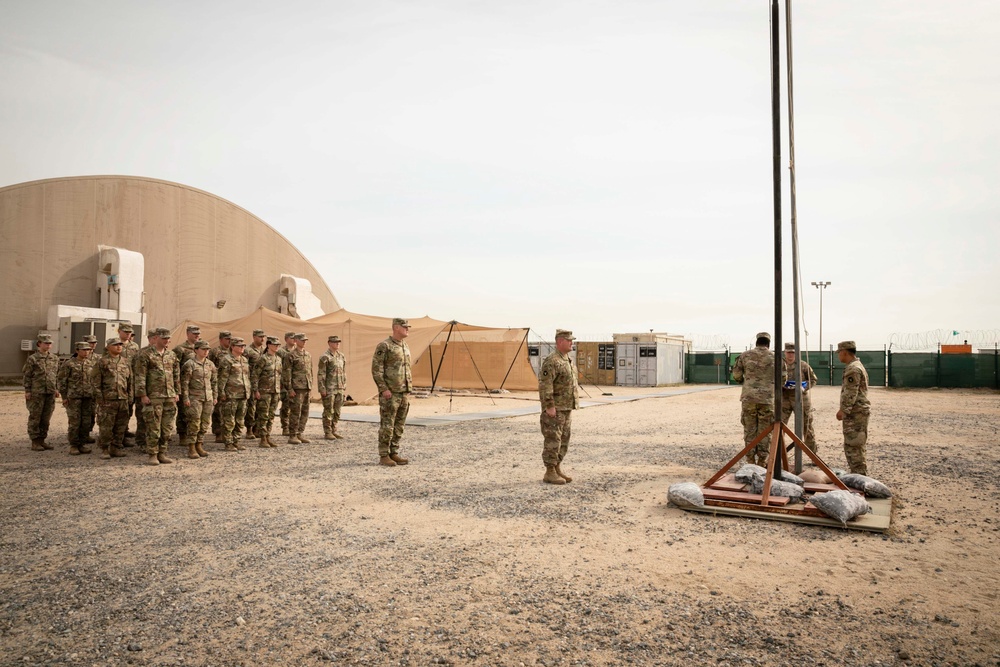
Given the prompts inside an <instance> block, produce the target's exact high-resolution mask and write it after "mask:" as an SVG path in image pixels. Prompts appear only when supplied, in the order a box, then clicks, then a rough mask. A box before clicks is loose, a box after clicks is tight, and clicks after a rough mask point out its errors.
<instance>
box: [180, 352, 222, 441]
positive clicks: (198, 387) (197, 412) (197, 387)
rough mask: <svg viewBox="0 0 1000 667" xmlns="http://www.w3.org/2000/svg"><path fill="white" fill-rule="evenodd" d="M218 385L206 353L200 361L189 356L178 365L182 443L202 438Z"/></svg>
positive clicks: (215, 370)
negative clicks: (181, 412) (179, 369)
mask: <svg viewBox="0 0 1000 667" xmlns="http://www.w3.org/2000/svg"><path fill="white" fill-rule="evenodd" d="M218 387H219V373H218V370H217V369H216V368H215V364H213V363H212V362H211V361H209V359H208V358H207V357H206V358H205V359H203V360H201V361H198V358H197V357H193V358H191V359H188V360H187V361H186V362H184V365H183V366H182V367H181V404H182V408H181V409H182V410H183V411H184V413H185V418H184V419H185V422H186V424H187V425H188V430H187V432H186V433H185V434H184V436H183V437H182V438H181V444H182V445H186V446H188V447H190V446H191V445H196V446H200V445H201V444H202V443H204V442H205V434H206V433H208V429H209V427H210V426H211V424H212V411H213V409H214V408H215V401H216V400H217V398H218V396H219V391H218ZM188 403H190V405H188Z"/></svg>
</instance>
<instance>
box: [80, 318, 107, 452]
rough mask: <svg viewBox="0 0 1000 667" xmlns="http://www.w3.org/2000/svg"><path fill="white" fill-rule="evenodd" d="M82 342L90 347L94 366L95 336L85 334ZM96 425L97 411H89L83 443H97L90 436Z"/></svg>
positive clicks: (95, 357) (98, 353)
mask: <svg viewBox="0 0 1000 667" xmlns="http://www.w3.org/2000/svg"><path fill="white" fill-rule="evenodd" d="M83 340H84V342H86V343H87V345H88V346H89V347H90V355H89V357H88V358H89V359H90V363H91V364H94V363H95V362H96V361H97V357H98V356H100V352H98V351H97V336H95V335H94V334H87V335H86V336H84V337H83ZM77 354H78V353H77V351H74V352H73V356H74V357H76V356H77ZM95 407H96V406H95ZM96 424H97V410H96V409H92V410H91V411H90V423H89V424H87V434H86V436H84V439H83V440H84V442H86V443H88V444H90V443H94V442H97V439H96V438H94V436H93V435H91V434H92V433H93V432H94V426H95V425H96ZM83 453H86V452H83Z"/></svg>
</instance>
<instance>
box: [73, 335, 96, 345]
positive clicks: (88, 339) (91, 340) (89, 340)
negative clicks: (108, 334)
mask: <svg viewBox="0 0 1000 667" xmlns="http://www.w3.org/2000/svg"><path fill="white" fill-rule="evenodd" d="M83 340H85V341H86V342H87V346H88V347H89V346H90V344H91V343H96V342H97V336H95V335H94V334H87V335H86V336H84V337H83ZM77 345H79V343H77Z"/></svg>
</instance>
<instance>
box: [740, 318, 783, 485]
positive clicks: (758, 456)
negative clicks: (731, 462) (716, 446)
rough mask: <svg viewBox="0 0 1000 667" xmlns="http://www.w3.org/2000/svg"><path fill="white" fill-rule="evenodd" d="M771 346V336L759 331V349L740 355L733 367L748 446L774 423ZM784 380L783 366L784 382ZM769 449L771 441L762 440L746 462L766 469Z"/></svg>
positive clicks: (772, 356)
mask: <svg viewBox="0 0 1000 667" xmlns="http://www.w3.org/2000/svg"><path fill="white" fill-rule="evenodd" d="M770 347H771V334H769V333H767V332H766V331H762V332H760V333H759V334H757V344H756V346H755V347H754V348H753V349H752V350H747V351H746V352H744V353H743V354H741V355H740V356H739V358H738V359H737V360H736V365H735V366H734V367H733V377H734V378H735V379H736V381H737V382H739V383H741V384H742V385H743V391H742V392H741V394H740V402H741V403H742V408H743V409H742V412H741V414H740V422H741V423H742V424H743V440H744V442H745V443H746V444H747V445H749V444H750V443H751V442H753V441H754V440H755V439H756V438H757V437H758V436H759V435H760V434H762V433H764V432H765V431H767V429H768V428H770V427H771V426H772V425H773V424H774V353H773V352H771V350H770V349H769V348H770ZM785 379H786V378H785V377H784V367H782V382H784V380H785ZM770 446H771V441H770V439H768V438H763V439H762V440H761V441H760V442H758V443H757V446H756V447H755V448H754V449H752V450H750V451H749V452H747V462H748V463H756V464H757V465H759V466H766V465H767V451H768V448H769V447H770Z"/></svg>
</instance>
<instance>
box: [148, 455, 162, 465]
mask: <svg viewBox="0 0 1000 667" xmlns="http://www.w3.org/2000/svg"><path fill="white" fill-rule="evenodd" d="M146 465H148V466H158V465H160V459H159V458H157V456H156V454H150V455H149V459H148V460H147V461H146Z"/></svg>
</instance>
